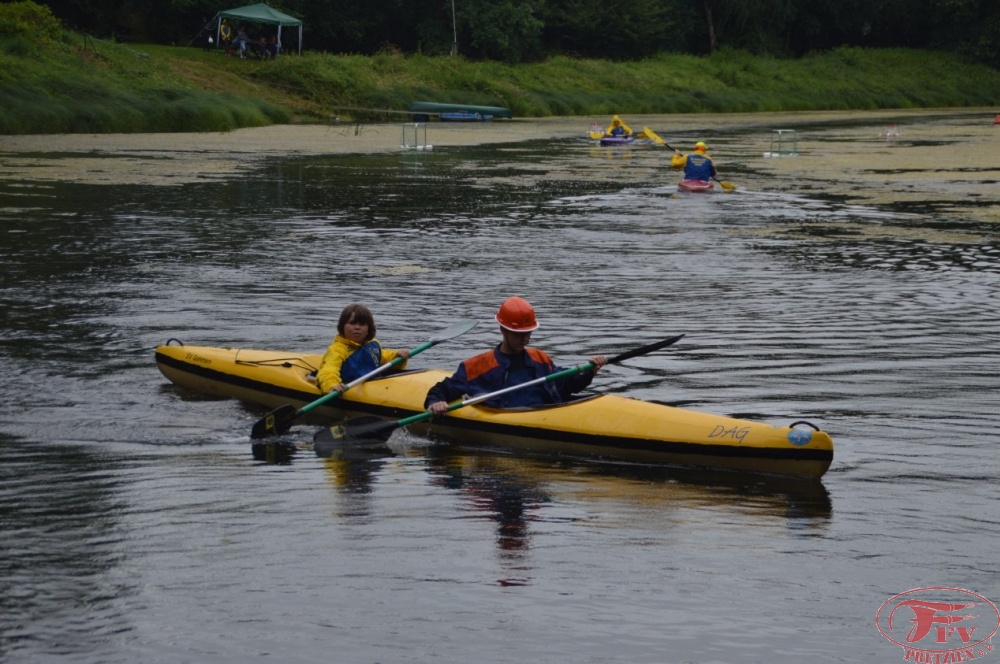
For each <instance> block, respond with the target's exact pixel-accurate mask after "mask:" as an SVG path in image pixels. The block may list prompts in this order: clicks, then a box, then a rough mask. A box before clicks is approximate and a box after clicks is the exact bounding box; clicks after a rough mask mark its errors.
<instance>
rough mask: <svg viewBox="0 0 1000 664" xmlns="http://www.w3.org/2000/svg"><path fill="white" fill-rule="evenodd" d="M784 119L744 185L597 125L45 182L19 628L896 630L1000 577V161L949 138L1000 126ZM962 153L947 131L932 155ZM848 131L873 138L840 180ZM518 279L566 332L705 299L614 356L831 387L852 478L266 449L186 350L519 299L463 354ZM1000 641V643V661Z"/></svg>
mask: <svg viewBox="0 0 1000 664" xmlns="http://www.w3.org/2000/svg"><path fill="white" fill-rule="evenodd" d="M666 122H667V120H664V121H663V124H666ZM703 122H704V123H705V125H704V126H705V127H708V126H709V125H708V123H709V120H707V119H706V120H703ZM766 122H767V121H765V120H758V121H757V123H756V124H755V123H754V122H748V123H747V124H746V125H745V126H742V127H740V126H737V127H734V128H732V129H731V130H730V131H729V132H728V133H726V134H724V135H722V134H718V135H710V139H711V141H712V143H713V144H717V145H719V146H720V150H721V154H728V155H729V156H728V158H727V159H726V160H725V161H726V162H727V163H726V167H725V169H724V170H722V171H721V175H722V176H723V177H724V178H725V179H727V180H731V181H732V182H733V183H734V184H736V185H737V186H738V190H737V191H736V192H734V193H730V194H722V193H716V194H713V195H710V196H705V195H683V194H679V193H678V192H677V191H676V188H675V186H674V182H675V180H676V179H677V178H676V174H673V173H669V172H666V171H665V170H664V168H663V163H664V160H665V159H666V156H665V154H666V153H665V152H664V151H663V150H662V149H659V150H657V149H654V148H649V147H642V146H634V147H632V148H630V149H628V150H612V149H603V148H597V147H594V146H593V145H592V144H591V143H589V142H588V141H586V140H583V139H581V138H577V137H573V138H554V139H551V140H536V141H527V142H513V143H502V144H494V145H482V146H473V147H459V146H449V147H444V148H442V149H434V150H432V151H427V152H400V151H394V152H390V153H384V154H365V155H351V154H339V155H338V154H335V155H323V154H315V155H295V156H289V157H273V156H272V157H268V158H262V159H258V160H256V161H253V162H250V163H248V165H247V166H246V167H245V168H243V169H241V171H240V172H238V173H235V174H227V175H224V176H221V177H218V176H213V177H205V178H203V179H201V180H199V179H198V178H197V177H191V174H187V177H184V178H179V179H178V181H177V182H170V181H164V182H157V183H143V184H116V183H114V182H112V183H94V182H91V181H77V182H74V181H71V180H65V179H63V180H59V179H46V178H35V177H33V172H32V170H31V169H27V168H26V169H24V170H23V171H22V173H21V175H20V176H18V177H9V176H8V177H7V179H5V180H3V181H2V182H0V238H2V245H0V255H2V271H0V359H2V365H3V367H4V369H3V375H4V380H3V381H2V383H0V398H2V403H3V404H4V413H3V416H2V417H0V495H2V501H0V528H2V533H3V536H2V539H0V661H4V662H43V661H72V662H94V663H97V662H100V663H116V662H122V663H124V662H136V661H142V662H246V661H264V660H266V661H281V662H315V661H336V662H381V663H395V662H427V661H445V662H473V661H474V662H510V661H532V662H574V663H575V664H579V663H583V662H593V663H598V662H601V663H603V662H629V663H639V662H650V663H652V662H659V663H669V664H691V663H697V664H720V663H724V664H736V663H737V662H740V663H742V662H762V663H764V662H768V663H799V662H804V661H810V662H814V663H821V662H823V663H825V662H897V661H903V658H904V651H903V649H901V648H900V647H899V646H897V645H894V644H892V643H890V642H889V641H888V640H886V639H885V638H884V637H883V636H882V635H881V634H880V633H879V630H878V629H877V627H876V622H875V614H876V611H877V610H878V609H879V607H880V606H881V605H882V604H883V602H885V601H886V600H888V599H889V598H890V597H892V596H894V595H896V594H898V593H902V592H904V591H907V590H910V589H917V588H924V587H932V586H941V587H945V588H959V589H967V590H969V591H972V592H975V593H978V594H980V595H982V596H983V597H985V598H987V599H991V600H992V601H993V602H997V601H1000V576H998V575H997V565H996V563H997V550H998V549H997V544H996V542H997V537H996V532H997V529H998V526H1000V509H998V498H997V495H998V494H997V486H998V483H997V475H998V473H1000V461H998V457H1000V455H998V454H997V452H996V417H997V414H998V412H1000V398H998V390H997V373H998V371H997V369H998V358H1000V327H998V325H1000V310H998V304H997V302H998V299H997V297H998V294H1000V293H998V291H1000V244H998V239H997V230H996V224H995V221H996V219H997V218H1000V214H998V211H1000V208H998V207H997V203H996V197H997V193H996V190H997V189H998V187H997V186H996V185H997V181H998V178H997V175H996V173H995V171H996V170H1000V165H998V164H991V163H986V164H985V165H984V166H982V168H981V169H980V173H979V174H977V175H974V176H971V175H969V174H968V171H965V175H964V176H963V175H962V171H961V169H962V167H961V166H955V167H954V168H953V167H951V166H949V165H948V164H946V163H944V161H945V160H944V157H943V156H942V155H945V154H950V151H951V150H952V149H955V150H962V149H965V145H964V143H963V141H964V142H968V141H972V142H973V143H975V144H976V145H978V149H979V151H980V152H979V153H980V154H983V152H982V151H983V150H988V149H990V146H992V147H993V148H995V147H996V145H997V142H998V141H997V136H1000V129H997V130H995V131H994V132H993V134H989V128H988V127H985V128H984V127H983V126H981V125H982V118H981V117H972V116H968V115H963V114H952V115H948V114H938V115H928V117H922V116H920V115H919V114H912V115H908V116H906V117H905V119H904V125H902V130H901V131H900V135H899V136H898V137H896V136H890V137H888V138H884V137H883V138H879V136H878V133H879V129H880V127H881V125H880V124H873V123H872V122H871V121H865V122H861V121H858V122H851V121H850V120H849V119H840V120H838V121H834V122H819V121H816V122H812V123H802V124H800V125H798V128H799V133H800V136H802V139H803V140H802V142H801V143H800V145H799V151H800V155H799V156H798V157H787V158H780V159H763V158H762V157H761V154H760V153H761V151H762V149H767V144H766V141H767V132H766V131H763V130H762V127H767V126H768V125H767V124H766ZM581 127H582V129H581V132H580V135H581V136H582V135H583V134H584V133H585V130H586V129H587V127H586V125H585V124H581ZM661 133H663V132H661ZM678 133H679V136H678V135H677V134H674V135H671V137H670V138H671V142H675V141H683V142H684V144H685V145H687V144H688V143H690V142H693V140H696V138H702V137H704V135H705V134H704V131H703V132H702V133H701V134H698V133H696V132H695V130H694V129H692V130H690V131H686V132H684V131H682V132H678ZM663 135H664V136H666V133H663ZM918 135H919V138H917V137H916V136H918ZM910 137H913V138H910ZM970 137H975V138H970ZM984 145H985V147H984ZM923 148H926V149H928V150H932V151H933V150H939V151H938V152H931V153H930V154H931V155H934V156H932V157H931V158H930V159H929V161H930V162H933V163H928V160H920V159H914V158H912V157H909V156H904V155H912V154H914V152H913V151H919V150H921V149H923ZM908 150H909V151H908ZM893 151H896V152H895V154H898V155H900V157H899V158H900V160H901V164H900V165H899V167H898V168H888V167H884V166H883V165H882V164H884V163H889V164H891V163H892V159H893V155H894V152H893ZM2 152H3V150H0V153H2ZM737 154H742V155H743V157H742V158H737V156H736V155H737ZM866 154H867V155H869V157H870V160H871V162H869V166H868V167H867V168H866V167H865V159H866V157H865V155H866ZM923 154H928V153H923ZM992 154H994V155H996V154H1000V151H997V150H994V152H993V153H992ZM838 155H840V156H842V155H848V156H850V157H851V158H852V159H855V160H857V161H860V162H861V166H860V167H859V168H858V169H857V170H856V171H853V172H852V173H853V175H852V174H848V176H847V177H845V178H844V179H841V180H838V181H837V182H834V181H833V180H832V179H831V178H826V179H824V175H823V170H822V168H823V165H828V164H830V163H831V162H833V161H835V160H836V159H837V158H839V157H838ZM79 156H80V155H76V154H60V153H47V154H36V155H33V158H36V159H38V160H40V161H46V160H49V161H52V162H53V163H56V162H60V161H61V160H65V159H72V158H77V157H79ZM89 157H90V158H92V157H93V155H89ZM6 158H7V159H8V161H9V159H11V157H10V155H7V157H6ZM107 159H108V164H109V168H110V167H112V164H113V163H114V158H113V157H108V158H107ZM989 159H990V158H987V161H988V160H989ZM997 159H1000V158H994V161H996V160H997ZM721 162H722V160H721V159H720V168H722V166H721ZM875 162H877V165H872V164H874V163H875ZM902 162H905V163H902ZM914 162H920V165H919V166H915V165H914ZM804 173H808V174H809V176H808V177H807V176H806V175H804ZM873 173H874V174H875V180H872V178H871V177H869V178H868V179H867V180H865V179H863V178H862V175H864V174H868V175H869V176H870V175H872V174H873ZM855 175H856V176H857V178H862V179H861V180H858V179H857V178H855V179H853V180H852V177H854V176H855ZM900 178H903V179H905V180H906V181H905V182H902V181H900ZM879 180H880V182H877V181H879ZM889 190H891V191H895V192H897V194H898V195H897V196H895V197H892V196H886V191H889ZM970 200H971V201H972V202H971V203H970ZM512 294H519V295H523V296H525V297H527V298H528V299H530V300H531V301H532V303H533V304H534V305H535V307H536V310H537V312H538V316H539V319H540V321H541V328H540V329H539V330H538V332H537V333H536V334H535V335H534V337H533V343H535V344H537V345H539V346H541V347H543V348H545V349H546V350H547V351H549V352H550V353H551V354H552V355H553V356H554V357H555V358H556V359H557V361H558V362H559V363H560V364H563V365H570V364H574V363H578V362H580V361H583V360H584V359H585V358H586V357H588V356H590V355H592V354H595V353H605V354H608V355H611V354H615V353H618V352H622V351H624V350H627V349H629V348H632V347H636V346H639V345H643V344H645V343H650V342H652V341H655V340H658V339H662V338H666V337H668V336H673V335H675V334H680V333H684V334H685V335H686V336H685V338H684V340H683V341H682V342H681V343H679V344H677V345H676V346H674V347H672V349H671V350H670V352H664V353H659V354H656V355H651V356H647V357H642V358H637V359H635V360H631V361H629V362H627V363H625V364H624V365H621V366H615V367H608V368H607V369H605V370H604V371H602V372H601V373H600V374H599V376H598V378H597V379H595V381H594V388H595V389H596V390H598V391H603V392H611V393H619V394H624V395H629V396H634V397H637V398H642V399H648V400H654V401H660V402H663V403H670V404H674V405H680V406H684V407H689V408H693V409H697V410H706V411H709V412H715V413H720V414H725V415H731V416H736V417H742V418H748V419H756V420H762V421H768V422H772V423H775V424H787V423H789V422H791V421H793V420H798V419H807V420H810V421H812V422H814V423H815V424H817V425H819V426H821V427H822V428H823V429H825V430H828V431H829V432H831V435H832V436H833V438H834V442H835V445H836V451H835V458H834V462H833V465H832V467H831V469H830V471H829V473H828V474H827V475H826V476H825V477H824V478H823V479H822V481H821V482H790V481H784V480H779V479H775V478H767V477H754V476H751V475H730V474H725V473H712V472H708V471H698V470H685V469H676V468H657V467H642V466H623V465H614V464H607V463H598V462H594V461H587V460H579V459H552V458H531V457H523V456H517V455H510V454H506V453H503V451H474V450H470V449H464V448H460V447H448V446H443V445H434V444H432V443H431V442H430V441H427V440H423V439H421V438H419V437H416V436H413V435H412V434H409V433H407V432H406V431H398V432H397V433H396V434H395V435H394V438H393V440H392V443H391V444H392V448H393V451H394V453H393V454H391V455H388V454H383V455H375V456H372V457H364V458H358V459H351V460H342V461H337V460H331V459H320V458H317V457H315V455H313V454H311V453H301V454H298V455H296V456H295V458H294V459H293V460H292V462H291V463H289V464H278V465H274V464H268V463H263V462H258V461H255V460H254V459H253V458H252V455H251V453H250V444H249V437H248V433H249V430H250V427H251V425H252V424H253V422H254V421H255V420H256V419H257V418H259V417H260V415H261V414H262V411H261V410H260V409H255V408H253V407H251V406H246V405H242V404H239V403H237V402H234V401H230V400H219V399H212V398H208V397H204V396H201V395H197V394H192V393H189V392H186V391H184V390H181V389H179V388H176V387H174V386H172V385H170V384H169V383H168V382H167V381H166V380H165V379H163V377H162V376H161V375H160V374H159V372H158V371H157V369H156V367H155V365H154V363H153V349H154V347H155V346H156V345H158V344H161V343H164V342H166V341H167V340H168V339H170V338H177V339H180V340H181V341H183V342H185V343H187V344H195V345H220V346H239V347H247V348H272V349H279V348H280V349H295V350H308V351H313V352H320V351H321V350H322V349H323V348H324V347H325V346H326V344H327V343H328V342H329V340H330V339H331V338H332V334H333V331H334V327H335V323H336V318H337V315H338V314H339V311H340V309H341V308H342V307H343V306H344V305H345V304H348V303H350V302H353V301H363V302H366V303H368V304H369V305H370V306H371V307H372V309H373V310H374V312H375V316H376V320H377V322H378V326H379V330H380V334H379V336H380V338H381V339H382V341H383V342H384V343H385V344H386V345H388V346H391V347H405V348H413V347H415V346H417V345H419V344H420V343H422V342H424V341H426V340H427V339H428V338H429V336H431V335H433V333H435V332H436V331H438V330H440V329H442V328H444V327H446V326H447V325H449V324H450V323H452V322H454V321H455V320H458V319H462V318H472V319H475V320H478V321H482V324H480V325H479V326H478V327H477V328H476V329H474V330H473V331H471V332H469V333H467V334H466V335H464V336H462V337H459V338H457V339H455V340H453V341H450V342H448V343H445V344H441V345H439V346H436V347H435V348H433V349H431V350H429V351H427V352H426V353H424V354H423V355H421V356H419V357H418V358H415V360H414V362H413V363H412V366H433V367H445V368H451V367H454V366H455V365H456V364H457V362H459V361H460V360H462V359H464V358H465V357H467V356H469V355H470V354H472V353H474V352H477V351H479V350H481V349H483V348H485V347H488V346H489V345H492V344H493V343H495V342H496V341H497V334H496V330H495V326H494V325H493V324H491V323H490V321H491V319H492V316H493V314H494V313H495V310H496V307H497V306H498V304H499V302H500V301H501V300H502V299H503V298H505V297H506V296H508V295H512ZM312 432H313V428H312V426H309V425H302V426H297V427H296V428H295V429H293V433H292V436H293V437H298V438H301V441H302V442H306V441H308V440H309V439H310V438H311V434H312ZM982 611H985V613H980V618H979V620H980V623H981V624H979V629H980V631H979V632H978V633H977V634H976V636H977V639H976V640H978V637H979V636H980V635H983V636H985V633H986V632H988V631H989V629H992V627H991V625H990V624H989V621H988V620H987V618H988V617H989V612H988V607H985V606H983V607H981V608H980V612H982ZM912 615H913V614H909V615H908V616H907V619H908V618H909V617H911V616H912ZM983 616H986V617H985V618H984V617H983ZM983 620H985V621H986V622H982V621H983ZM993 626H994V627H995V624H994V625H993ZM949 638H950V639H951V640H950V641H949V642H948V644H946V645H947V647H957V646H958V645H960V640H959V637H958V636H950V637H949ZM989 645H990V644H989V643H987V644H984V645H981V646H979V652H977V653H975V658H976V660H977V661H983V662H990V663H995V662H998V661H1000V654H998V653H997V652H996V651H993V652H986V650H987V649H988V648H989ZM933 647H934V648H938V649H940V648H943V647H944V646H942V645H941V644H935V645H934V646H933ZM980 652H981V653H982V654H980ZM911 661H912V660H911ZM955 661H958V660H955Z"/></svg>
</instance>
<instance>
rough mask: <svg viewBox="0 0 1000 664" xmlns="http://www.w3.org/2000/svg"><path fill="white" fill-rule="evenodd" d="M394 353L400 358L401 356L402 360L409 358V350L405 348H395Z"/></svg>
mask: <svg viewBox="0 0 1000 664" xmlns="http://www.w3.org/2000/svg"><path fill="white" fill-rule="evenodd" d="M396 355H399V356H400V357H401V358H403V359H404V360H408V359H410V351H408V350H406V349H403V350H397V351H396Z"/></svg>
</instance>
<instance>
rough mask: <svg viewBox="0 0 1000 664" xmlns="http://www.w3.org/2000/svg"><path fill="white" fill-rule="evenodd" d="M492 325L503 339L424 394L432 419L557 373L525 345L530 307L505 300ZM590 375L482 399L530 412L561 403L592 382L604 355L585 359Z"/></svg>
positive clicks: (532, 326) (531, 325) (534, 323)
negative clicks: (461, 403) (470, 400)
mask: <svg viewBox="0 0 1000 664" xmlns="http://www.w3.org/2000/svg"><path fill="white" fill-rule="evenodd" d="M496 321H497V323H499V324H500V334H501V336H502V337H503V340H502V341H501V342H500V343H499V344H498V345H497V346H496V348H494V349H493V350H489V351H486V352H485V353H481V354H479V355H476V356H475V357H471V358H469V359H468V360H465V361H464V362H462V363H461V364H460V365H459V366H458V370H457V371H455V373H454V374H453V375H451V376H449V377H448V378H445V379H444V380H442V381H441V382H439V383H437V384H436V385H434V386H433V387H432V388H431V389H430V390H429V391H428V392H427V399H426V400H425V401H424V406H425V407H426V408H427V409H428V410H429V411H430V412H432V413H434V414H435V415H443V414H444V413H446V412H448V403H449V402H451V401H454V400H456V399H462V398H464V397H467V396H469V397H474V396H477V395H479V394H487V393H489V392H496V391H497V390H502V389H504V388H505V387H510V386H512V385H520V384H521V383H527V382H529V381H531V380H534V379H536V378H541V377H543V376H548V375H550V374H553V373H556V372H558V371H562V368H561V367H557V366H555V364H554V363H553V362H552V359H551V358H550V357H549V356H548V355H547V354H546V353H545V352H544V351H542V350H539V349H537V348H530V347H528V342H529V341H530V340H531V333H532V332H533V331H534V330H537V329H538V320H537V319H536V318H535V310H534V308H533V307H532V306H531V305H530V304H529V303H528V302H527V301H526V300H524V299H522V298H520V297H509V298H507V299H506V300H504V302H503V304H501V305H500V310H499V311H498V312H497V315H496ZM590 362H591V363H593V365H594V370H593V371H592V372H585V373H580V374H574V375H572V376H568V377H566V378H561V379H557V380H552V381H546V382H543V383H540V384H538V385H532V386H531V387H526V388H524V389H520V390H513V391H511V392H508V393H506V394H501V395H499V396H496V397H493V398H492V399H487V400H486V401H483V402H482V404H483V405H485V406H492V407H494V408H525V407H527V408H530V407H534V406H542V405H546V404H557V403H563V402H565V401H567V400H569V397H570V396H571V395H573V394H574V393H576V392H579V391H580V390H583V389H585V388H586V387H587V386H588V385H590V381H591V380H593V378H594V374H596V373H597V371H598V370H599V369H600V368H601V367H603V366H604V365H605V364H606V363H607V360H606V359H605V357H604V356H603V355H596V356H594V357H592V358H590Z"/></svg>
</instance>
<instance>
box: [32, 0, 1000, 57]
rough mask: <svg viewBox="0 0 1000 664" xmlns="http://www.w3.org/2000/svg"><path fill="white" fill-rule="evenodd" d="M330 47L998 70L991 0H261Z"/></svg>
mask: <svg viewBox="0 0 1000 664" xmlns="http://www.w3.org/2000/svg"><path fill="white" fill-rule="evenodd" d="M41 4H44V5H47V6H48V7H50V8H51V9H52V12H53V13H54V14H55V16H56V17H57V18H59V19H61V20H62V21H63V22H64V23H65V24H66V25H67V27H70V28H74V29H77V30H80V31H83V32H88V33H90V34H96V35H100V36H110V35H115V36H117V37H119V38H123V39H128V38H132V39H135V40H138V41H143V42H152V43H164V44H169V43H174V44H180V45H187V44H189V43H191V42H192V41H193V40H194V39H195V38H196V36H197V34H198V32H199V31H200V30H201V28H202V27H203V26H204V24H205V23H206V22H208V21H210V20H211V19H212V17H213V16H215V14H216V12H218V11H220V10H224V9H230V8H233V7H237V6H242V5H244V4H251V2H249V0H237V2H233V3H225V2H220V1H219V0H158V1H157V2H150V1H149V0H49V1H48V2H42V3H41ZM268 4H270V5H271V6H272V7H274V8H276V9H279V10H281V11H284V12H286V13H288V14H291V15H293V16H297V17H300V18H302V19H303V21H304V38H303V41H304V42H305V44H304V46H305V47H306V48H307V49H310V50H314V51H325V52H330V53H359V54H367V55H370V54H374V53H376V52H378V51H380V50H387V49H388V50H390V51H393V50H398V51H401V52H403V53H406V54H413V53H424V54H427V55H440V54H448V53H451V52H452V50H453V49H455V50H457V52H458V53H460V54H462V55H464V56H466V57H470V58H473V59H495V60H503V61H507V62H525V61H532V60H537V59H541V58H544V57H548V56H551V55H557V54H563V55H571V56H581V57H589V58H607V59H612V60H630V59H638V58H642V57H647V56H650V55H653V54H656V53H685V54H692V55H705V54H709V53H712V52H713V51H715V50H716V49H719V48H728V49H739V50H746V51H749V52H751V53H754V54H757V55H772V56H777V57H798V56H802V55H804V54H806V53H808V52H811V51H817V50H818V51H824V50H829V49H832V48H837V47H841V46H859V47H864V48H887V47H904V48H921V49H936V50H946V51H952V52H956V53H960V54H963V55H966V56H971V57H973V58H975V59H977V60H979V61H981V62H984V63H987V64H989V65H991V66H994V67H998V68H1000V2H998V1H997V0H878V1H877V2H871V1H870V0H340V1H339V2H330V1H329V0H270V1H269V2H268Z"/></svg>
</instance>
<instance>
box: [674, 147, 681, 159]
mask: <svg viewBox="0 0 1000 664" xmlns="http://www.w3.org/2000/svg"><path fill="white" fill-rule="evenodd" d="M674 154H675V155H677V156H678V157H679V156H681V151H680V150H678V149H677V148H674Z"/></svg>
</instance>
